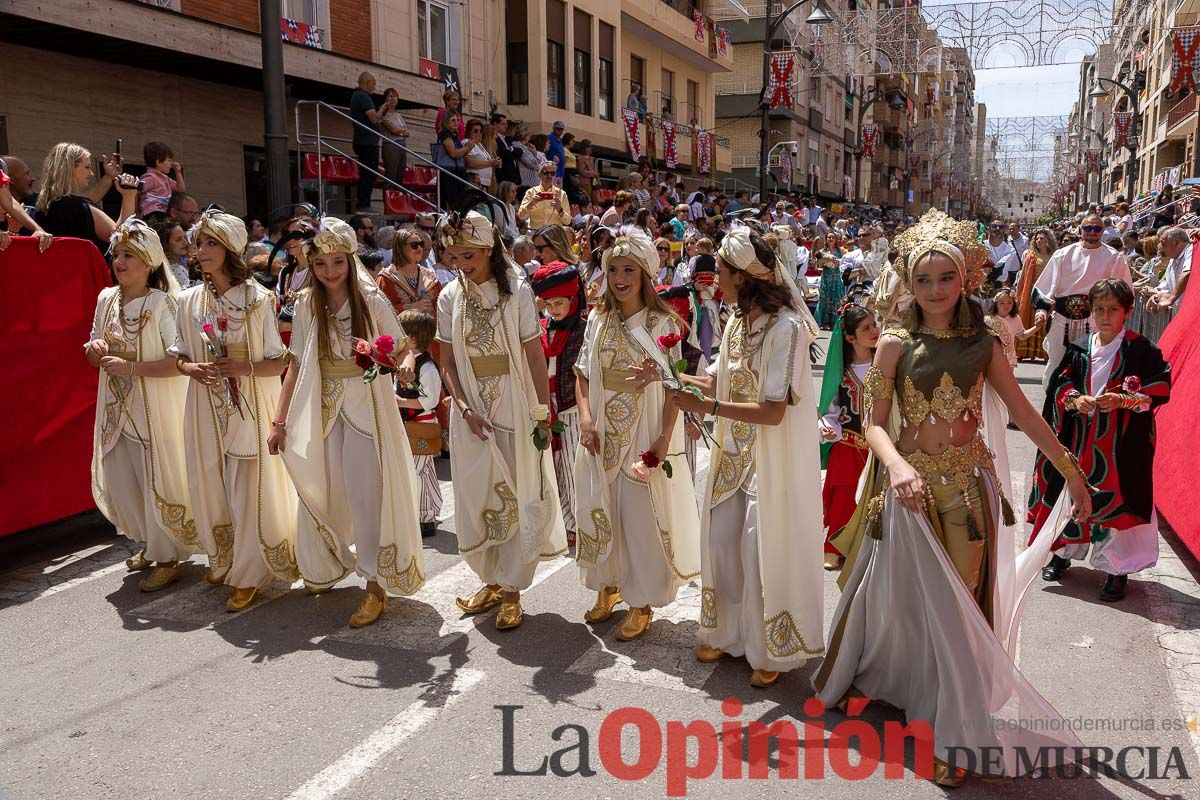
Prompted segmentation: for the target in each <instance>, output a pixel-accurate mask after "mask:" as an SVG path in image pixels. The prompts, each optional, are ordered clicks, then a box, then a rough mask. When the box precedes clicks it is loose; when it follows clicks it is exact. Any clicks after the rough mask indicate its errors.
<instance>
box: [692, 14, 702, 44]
mask: <svg viewBox="0 0 1200 800" xmlns="http://www.w3.org/2000/svg"><path fill="white" fill-rule="evenodd" d="M692 20H693V21H694V22H695V23H696V41H697V42H703V41H704V15H703V14H701V13H700V12H699V11H693V12H692Z"/></svg>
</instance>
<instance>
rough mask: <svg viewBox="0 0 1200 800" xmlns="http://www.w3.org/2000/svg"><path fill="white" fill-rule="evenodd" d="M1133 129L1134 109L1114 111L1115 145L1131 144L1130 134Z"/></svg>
mask: <svg viewBox="0 0 1200 800" xmlns="http://www.w3.org/2000/svg"><path fill="white" fill-rule="evenodd" d="M1132 130H1133V112H1132V111H1114V112H1113V147H1125V146H1126V145H1127V144H1129V143H1130V142H1129V134H1130V132H1131V131H1132Z"/></svg>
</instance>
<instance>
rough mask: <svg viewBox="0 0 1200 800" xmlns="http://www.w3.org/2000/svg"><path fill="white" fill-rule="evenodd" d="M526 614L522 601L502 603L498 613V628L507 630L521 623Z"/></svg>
mask: <svg viewBox="0 0 1200 800" xmlns="http://www.w3.org/2000/svg"><path fill="white" fill-rule="evenodd" d="M523 618H524V615H523V614H522V613H521V604H520V603H501V604H500V611H499V612H497V614H496V630H498V631H507V630H511V629H512V628H515V627H517V626H518V625H520V624H521V620H522V619H523Z"/></svg>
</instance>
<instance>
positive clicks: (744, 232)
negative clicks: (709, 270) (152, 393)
mask: <svg viewBox="0 0 1200 800" xmlns="http://www.w3.org/2000/svg"><path fill="white" fill-rule="evenodd" d="M717 258H719V259H721V260H722V261H724V262H725V263H726V264H728V265H729V266H731V267H733V268H734V269H737V270H741V271H742V272H745V273H746V274H747V275H749V276H750V277H752V278H758V279H759V280H760V281H767V282H769V283H777V280H776V275H775V272H774V271H773V270H771V269H769V268H768V267H767V266H766V265H765V264H763V263H762V262H761V261H759V260H758V254H757V253H755V252H754V245H753V244H752V243H751V242H750V229H749V228H746V227H741V228H734V229H733V230H731V231H730V232H729V233H727V234H725V238H724V239H722V240H721V246H720V247H719V248H717Z"/></svg>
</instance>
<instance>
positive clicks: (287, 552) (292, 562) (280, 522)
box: [178, 280, 300, 581]
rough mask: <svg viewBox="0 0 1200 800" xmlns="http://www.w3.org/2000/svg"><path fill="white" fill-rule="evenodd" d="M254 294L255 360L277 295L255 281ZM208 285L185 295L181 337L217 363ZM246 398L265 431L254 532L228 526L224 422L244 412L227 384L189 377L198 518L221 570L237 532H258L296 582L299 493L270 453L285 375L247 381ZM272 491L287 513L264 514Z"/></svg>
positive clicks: (250, 332)
mask: <svg viewBox="0 0 1200 800" xmlns="http://www.w3.org/2000/svg"><path fill="white" fill-rule="evenodd" d="M250 285H251V289H252V294H253V299H252V300H251V303H250V305H251V309H249V310H247V313H246V323H245V324H246V326H247V331H246V343H247V347H248V348H249V358H250V360H251V361H255V362H258V361H261V360H262V359H263V341H264V332H265V328H266V326H268V325H274V324H275V295H273V294H271V292H270V291H268V290H267V289H264V288H263V287H262V286H261V285H259V284H258V283H256V282H255V281H253V280H251V281H250ZM206 291H209V289H208V287H207V286H205V285H204V284H201V285H199V286H193V287H192V288H191V289H187V290H185V291H184V292H183V294H181V295H180V297H179V316H178V324H179V337H180V339H181V340H182V341H183V344H184V346H185V349H186V351H187V352H186V353H183V355H186V356H187V357H188V358H189V359H190V360H192V361H195V362H207V361H210V360H211V356H210V355H209V353H208V348H206V347H205V346H204V341H203V340H202V339H201V337H200V324H201V321H202V320H201V319H200V316H201V308H202V303H203V293H204V292H206ZM238 383H239V384H240V386H241V390H242V403H243V405H245V406H248V407H249V410H248V411H246V413H247V414H251V415H252V418H253V421H254V426H255V428H256V431H257V444H258V458H257V459H255V468H256V470H257V478H258V480H257V483H258V486H257V488H258V497H259V501H258V503H259V513H258V515H257V518H256V519H255V520H254V521H253V522H254V527H253V528H252V529H251V530H249V531H234V530H233V524H232V523H221V520H222V519H226V518H228V516H229V511H228V507H229V501H228V497H227V494H226V489H225V441H224V424H223V421H222V420H221V419H220V418H221V417H223V416H224V415H226V414H236V413H238V412H237V411H235V410H232V409H229V408H228V406H227V403H226V396H225V393H224V387H222V386H221V385H220V384H217V385H216V386H211V387H209V386H202V385H201V384H200V383H198V382H197V381H193V380H189V381H188V387H187V402H186V405H185V407H184V431H185V440H186V442H187V444H188V445H189V446H191V447H193V448H195V450H194V452H192V453H189V455H188V460H189V463H190V465H191V466H190V468H189V469H188V491H189V493H190V496H191V500H192V511H193V512H194V514H195V517H196V531H197V533H198V534H199V537H200V541H201V542H202V543H203V545H204V549H205V550H206V551H207V552H208V557H209V562H210V564H211V566H212V569H213V570H214V571H215V572H216V573H218V574H220V573H222V572H224V571H225V570H227V569H228V568H229V567H230V566H231V565H232V564H233V537H234V535H239V536H244V535H252V536H255V537H256V538H257V539H258V543H259V546H260V547H261V548H262V551H263V556H264V557H265V559H266V562H267V564H268V566H270V568H271V571H272V572H274V573H275V574H276V575H277V576H279V577H280V578H284V579H286V580H289V581H294V580H296V579H297V578H298V577H300V573H299V572H298V571H297V569H296V554H295V550H294V543H295V517H296V514H295V503H296V493H295V491H294V490H293V488H292V482H291V481H290V480H288V475H287V470H286V469H284V466H283V462H282V461H280V460H279V459H276V458H272V457H271V456H270V455H269V454H268V453H267V435H268V434H269V432H270V429H271V422H272V421H273V420H274V419H275V407H276V405H277V404H278V403H279V390H280V387H281V382H280V380H279V378H240V379H239V381H238ZM268 494H272V495H274V497H275V500H276V502H277V505H276V506H275V507H276V508H282V509H283V513H280V514H277V515H272V516H274V517H275V518H270V519H267V518H264V516H265V515H264V513H263V510H264V508H265V506H264V504H263V502H262V498H263V497H264V496H265V495H268Z"/></svg>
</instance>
